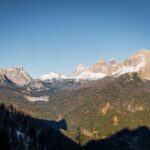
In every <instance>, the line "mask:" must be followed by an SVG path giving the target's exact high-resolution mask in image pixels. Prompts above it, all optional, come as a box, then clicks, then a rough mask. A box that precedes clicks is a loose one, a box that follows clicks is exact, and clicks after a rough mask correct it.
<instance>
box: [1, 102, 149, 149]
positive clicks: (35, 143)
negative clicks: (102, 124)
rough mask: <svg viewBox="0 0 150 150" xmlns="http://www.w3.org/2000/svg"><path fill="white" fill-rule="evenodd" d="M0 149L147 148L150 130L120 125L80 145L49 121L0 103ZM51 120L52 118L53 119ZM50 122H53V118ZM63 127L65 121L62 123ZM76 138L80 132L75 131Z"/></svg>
mask: <svg viewBox="0 0 150 150" xmlns="http://www.w3.org/2000/svg"><path fill="white" fill-rule="evenodd" d="M0 116H1V117H0V149H1V150H149V149H150V130H149V129H148V128H147V127H140V128H138V129H135V130H128V129H124V130H122V131H119V132H117V133H115V134H114V135H112V136H110V137H108V138H106V139H103V140H98V141H91V142H89V143H88V144H87V145H85V146H80V145H78V144H76V143H75V142H73V141H72V140H70V139H68V138H67V137H66V136H64V135H63V134H62V133H61V132H60V131H58V130H57V131H56V130H54V129H52V128H51V127H50V126H49V123H51V121H44V120H39V119H34V118H31V117H29V116H27V115H25V114H23V113H20V112H18V111H16V109H14V108H13V107H12V106H8V107H5V106H4V104H1V105H0ZM53 123H54V122H53ZM54 124H57V122H55V123H54ZM65 129H67V125H66V127H65ZM78 138H80V134H78Z"/></svg>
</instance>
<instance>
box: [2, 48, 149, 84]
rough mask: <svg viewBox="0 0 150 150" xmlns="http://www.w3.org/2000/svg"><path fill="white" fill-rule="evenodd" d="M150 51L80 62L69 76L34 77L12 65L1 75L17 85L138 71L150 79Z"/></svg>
mask: <svg viewBox="0 0 150 150" xmlns="http://www.w3.org/2000/svg"><path fill="white" fill-rule="evenodd" d="M149 64H150V51H149V50H145V49H140V50H139V51H138V52H137V53H135V54H134V55H132V56H130V57H129V58H127V59H126V60H125V61H123V62H122V63H118V62H117V61H116V60H114V59H111V60H110V61H109V62H106V61H105V60H103V59H100V60H99V61H98V62H97V63H96V64H94V65H92V66H90V67H85V66H84V65H82V64H80V65H78V66H77V68H76V69H75V70H74V71H73V72H72V73H71V74H70V75H68V76H65V75H61V74H58V73H55V72H49V73H48V74H45V75H42V76H41V77H39V78H38V79H33V78H32V77H31V76H30V75H29V74H28V73H27V72H25V71H24V69H23V68H17V67H12V68H9V69H7V70H3V69H1V70H0V75H1V76H2V75H5V76H6V77H7V78H8V79H9V80H11V81H12V82H14V83H16V84H17V85H21V86H22V85H27V84H29V83H30V82H33V81H37V80H40V81H48V82H53V81H54V80H76V81H81V80H98V79H102V78H104V77H108V76H113V77H117V76H120V75H122V74H125V73H131V72H138V73H139V75H140V77H142V78H144V79H150V71H149V69H150V65H149Z"/></svg>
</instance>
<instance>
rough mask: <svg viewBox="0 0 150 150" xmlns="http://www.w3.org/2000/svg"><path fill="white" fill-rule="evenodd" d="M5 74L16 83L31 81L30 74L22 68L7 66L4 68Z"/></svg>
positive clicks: (22, 83)
mask: <svg viewBox="0 0 150 150" xmlns="http://www.w3.org/2000/svg"><path fill="white" fill-rule="evenodd" d="M6 76H7V78H8V79H10V80H11V81H13V82H14V83H16V84H18V85H24V84H27V83H29V82H31V81H32V78H31V77H30V75H29V74H28V73H26V72H25V71H24V70H23V68H16V67H13V68H9V69H8V70H6Z"/></svg>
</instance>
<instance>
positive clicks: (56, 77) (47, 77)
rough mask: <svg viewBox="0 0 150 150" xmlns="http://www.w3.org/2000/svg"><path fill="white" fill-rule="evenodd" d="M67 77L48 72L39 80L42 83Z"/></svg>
mask: <svg viewBox="0 0 150 150" xmlns="http://www.w3.org/2000/svg"><path fill="white" fill-rule="evenodd" d="M66 78H67V77H66V76H64V75H61V74H58V73H55V72H50V73H48V74H46V75H43V76H41V77H40V78H39V79H40V80H42V81H44V80H53V79H66Z"/></svg>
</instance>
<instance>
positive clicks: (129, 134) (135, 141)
mask: <svg viewBox="0 0 150 150" xmlns="http://www.w3.org/2000/svg"><path fill="white" fill-rule="evenodd" d="M85 149H86V150H149V149H150V130H149V129H148V128H147V127H139V128H138V129H135V130H128V129H124V130H122V131H119V132H117V133H115V134H114V135H112V136H110V137H108V138H106V139H104V140H98V141H91V142H89V143H88V144H87V145H86V146H85Z"/></svg>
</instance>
